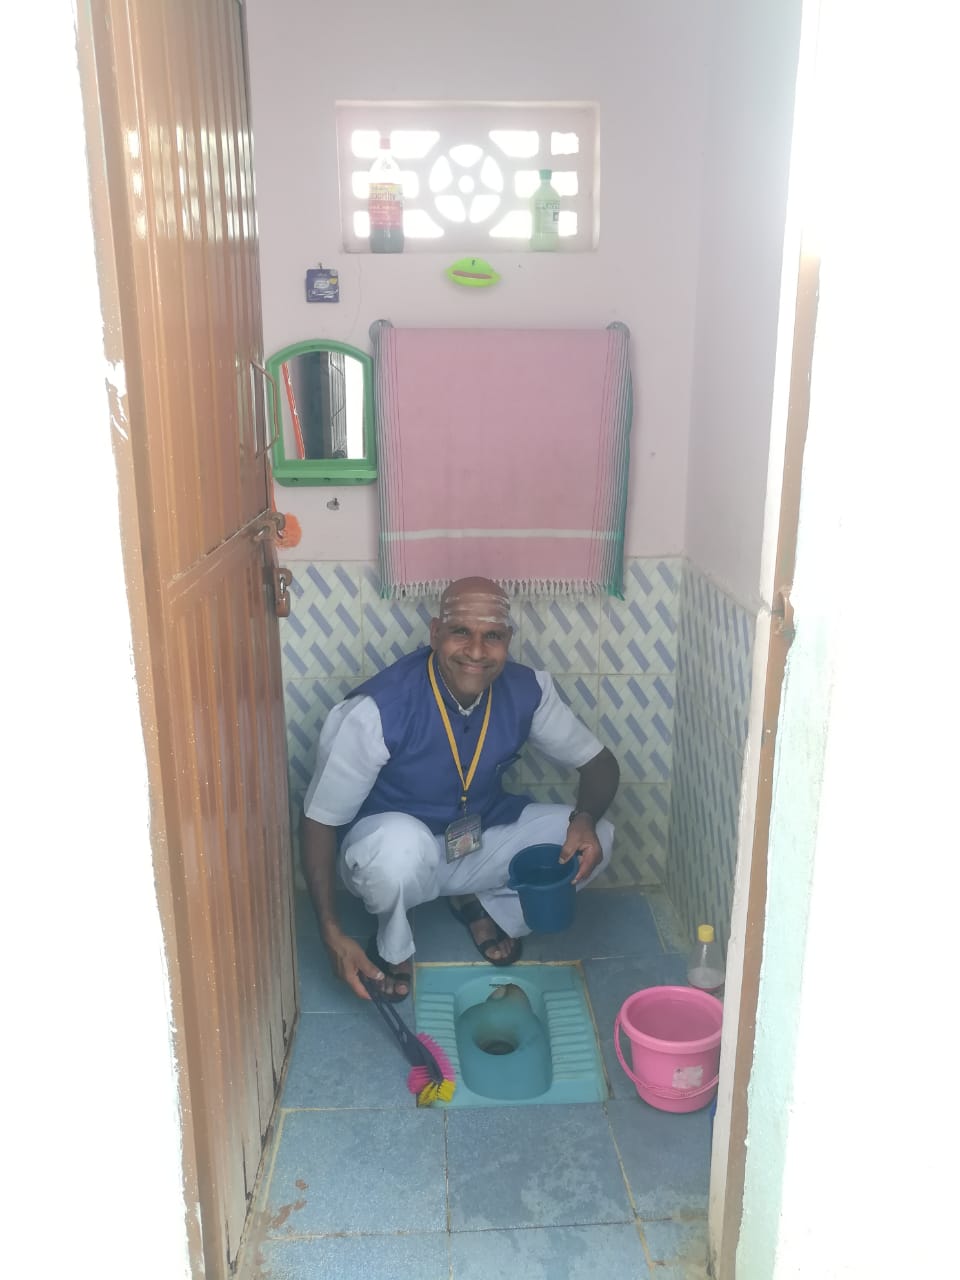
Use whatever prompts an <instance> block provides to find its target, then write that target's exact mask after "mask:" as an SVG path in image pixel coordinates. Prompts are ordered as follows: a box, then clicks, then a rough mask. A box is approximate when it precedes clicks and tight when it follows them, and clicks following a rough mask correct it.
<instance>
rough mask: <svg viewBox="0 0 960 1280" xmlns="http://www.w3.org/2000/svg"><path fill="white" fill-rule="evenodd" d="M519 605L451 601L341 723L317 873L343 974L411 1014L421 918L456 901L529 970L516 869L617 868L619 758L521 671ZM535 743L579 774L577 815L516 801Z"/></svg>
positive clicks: (311, 805)
mask: <svg viewBox="0 0 960 1280" xmlns="http://www.w3.org/2000/svg"><path fill="white" fill-rule="evenodd" d="M512 635H513V629H512V627H511V625H510V601H509V599H508V597H507V595H506V594H505V592H504V591H502V590H501V588H500V587H498V586H497V584H496V583H495V582H491V581H490V580H489V579H487V578H462V579H461V580H460V581H459V582H454V583H453V584H452V585H451V586H449V587H448V588H447V590H446V591H445V592H444V594H443V598H442V599H441V602H440V616H439V618H434V619H432V621H431V623H430V649H429V650H426V649H419V650H417V651H416V652H415V653H410V654H407V655H406V656H405V657H403V658H400V659H399V660H398V661H397V662H395V663H394V664H393V665H392V666H390V667H387V668H386V669H385V670H384V671H381V672H379V673H378V674H377V675H375V676H373V677H372V679H370V680H367V681H366V683H364V684H362V685H361V686H360V687H359V688H358V689H356V690H354V691H353V693H352V694H350V696H349V697H348V698H346V700H345V701H343V702H341V703H339V704H338V705H337V706H336V707H334V708H333V710H332V711H331V712H330V715H329V716H328V717H327V720H326V722H325V724H324V726H323V730H322V732H321V734H320V742H319V744H318V747H317V765H316V769H315V771H314V775H313V778H312V780H311V783H310V786H309V788H308V790H307V794H306V797H305V800H304V823H303V839H302V851H303V868H304V874H305V876H306V880H307V885H308V887H309V889H310V894H311V897H312V899H313V903H314V906H315V908H316V911H317V918H318V920H319V922H320V929H321V934H322V936H323V941H324V944H325V946H326V948H327V951H328V952H329V955H330V961H331V964H332V966H333V969H334V972H335V973H336V974H337V975H338V976H339V977H340V978H342V979H343V981H344V982H346V983H347V985H348V986H349V987H351V989H352V990H353V991H354V992H355V993H356V994H357V995H358V996H361V997H363V998H366V992H365V990H364V988H363V985H362V983H361V981H360V977H359V975H360V974H363V975H365V976H366V977H367V978H370V979H373V980H374V981H377V982H379V983H381V984H382V985H381V990H382V992H383V994H384V995H385V996H386V997H387V998H388V999H391V1000H402V999H404V998H405V997H406V996H407V995H408V994H409V991H410V984H411V973H412V961H413V953H414V942H413V934H412V932H411V929H410V924H409V919H408V914H407V913H408V912H409V911H410V910H411V909H412V908H413V907H416V906H418V905H419V904H420V903H423V902H430V901H432V900H433V899H434V898H438V897H444V898H446V899H447V900H448V902H449V904H450V909H451V911H452V912H453V914H454V915H455V916H456V918H457V919H458V920H459V921H460V922H461V923H462V924H464V925H465V927H466V928H468V929H469V930H470V934H471V937H472V938H473V941H474V944H475V946H476V947H477V950H478V951H479V952H480V954H481V955H482V956H483V957H484V959H486V960H488V961H489V962H490V963H491V964H494V965H509V964H513V963H514V962H515V961H516V960H519V958H520V954H521V942H520V938H521V937H522V936H523V935H524V934H526V933H529V929H528V928H527V926H526V924H525V923H524V919H523V913H522V911H521V909H520V903H519V899H518V897H517V894H516V893H515V892H514V891H513V890H511V889H508V888H507V877H508V867H509V864H510V859H511V858H512V857H513V856H514V854H516V853H518V852H519V851H520V850H521V849H524V848H526V847H527V846H528V845H533V844H557V845H561V846H562V849H561V852H560V861H561V862H567V861H568V860H569V859H570V858H572V857H573V856H574V855H575V854H577V853H579V854H580V855H581V860H580V866H579V869H578V871H577V874H576V876H575V878H574V883H575V884H577V885H578V886H583V885H585V884H587V883H588V882H589V881H590V880H592V879H593V878H594V876H596V875H597V874H598V873H599V872H600V871H601V870H602V869H603V867H604V866H605V865H606V863H607V862H608V860H609V858H610V853H611V848H612V844H613V827H612V826H611V825H610V823H609V822H606V821H604V820H602V815H603V814H604V812H605V811H606V809H607V807H608V806H609V804H610V802H611V800H612V799H613V797H614V795H615V794H616V790H617V785H618V782H619V777H620V771H619V768H618V766H617V762H616V760H615V759H614V757H613V755H612V754H611V753H610V752H609V751H608V750H607V749H606V747H604V746H602V745H601V743H600V742H599V741H598V740H597V739H596V738H595V737H594V735H593V734H592V733H591V732H590V731H589V730H588V729H587V728H586V726H585V725H583V724H582V723H581V721H579V720H578V719H577V717H576V716H575V715H574V714H573V712H572V711H571V710H570V709H569V708H568V707H567V706H566V704H565V703H564V702H562V701H561V699H560V697H559V695H558V694H557V692H556V690H555V688H554V686H553V681H552V680H551V678H550V676H549V675H548V674H547V673H546V672H543V671H534V670H533V669H532V668H531V667H525V666H522V665H521V664H520V663H516V662H508V660H507V659H508V652H509V648H510V640H511V637H512ZM527 743H530V744H531V745H533V746H535V747H537V748H538V749H539V750H540V751H541V752H542V753H543V754H544V755H546V756H547V757H549V758H550V759H551V760H553V761H554V762H555V763H557V764H559V765H565V766H569V767H572V768H575V769H577V770H578V772H579V775H580V781H579V787H578V790H577V795H576V797H575V800H574V805H573V811H572V812H571V810H570V808H569V806H567V805H556V804H534V803H533V802H532V801H531V800H530V797H528V796H522V795H514V794H512V793H510V792H507V791H505V790H504V789H503V785H502V779H503V774H504V773H505V772H506V770H507V769H508V768H509V767H510V765H512V764H513V763H514V762H515V761H516V760H517V759H518V757H519V754H520V751H521V749H522V748H523V747H524V745H526V744H527ZM338 869H339V874H340V876H341V878H342V880H343V882H344V884H345V885H346V887H347V888H348V889H349V890H350V892H351V893H352V894H354V896H356V897H358V898H360V899H361V901H362V902H363V904H364V906H365V907H366V909H367V911H369V912H370V914H371V915H372V916H375V917H376V920H377V932H376V933H375V934H374V935H373V936H372V937H371V938H370V941H369V942H368V943H367V946H366V949H364V948H363V947H361V945H360V944H359V943H358V942H357V941H356V940H355V939H353V938H350V937H348V936H347V935H346V934H345V933H344V931H343V929H342V928H341V927H340V923H339V920H338V918H337V914H336V905H335V886H336V874H337V870H338Z"/></svg>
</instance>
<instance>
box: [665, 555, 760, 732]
mask: <svg viewBox="0 0 960 1280" xmlns="http://www.w3.org/2000/svg"><path fill="white" fill-rule="evenodd" d="M682 600H683V605H682V610H681V634H680V662H681V664H682V665H683V667H684V675H685V677H686V679H685V683H686V684H687V686H688V687H689V688H690V690H691V692H692V693H693V694H694V696H696V697H697V698H698V699H699V700H700V702H701V703H702V704H703V706H704V708H705V709H706V711H707V712H708V714H709V715H710V716H711V718H712V719H713V720H714V721H715V722H716V724H717V725H718V726H719V728H720V730H721V732H722V733H723V734H724V736H725V737H726V739H727V741H728V742H729V743H730V744H731V746H733V747H735V748H736V750H738V751H742V750H743V744H744V742H745V741H746V736H747V713H748V710H749V704H750V677H751V664H752V662H753V632H754V625H755V619H754V617H753V615H752V614H750V613H749V612H748V611H747V610H746V609H744V608H743V607H742V605H739V604H737V603H736V602H735V601H733V600H731V599H730V597H729V596H728V595H726V594H725V593H724V592H722V591H721V590H720V589H719V588H718V587H716V586H714V584H713V583H712V582H709V581H708V580H707V579H706V578H704V577H703V575H702V574H700V573H698V572H697V571H696V570H694V569H691V570H690V571H689V572H688V573H687V574H686V575H685V576H684V579H683V591H682Z"/></svg>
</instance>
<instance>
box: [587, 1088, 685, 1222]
mask: <svg viewBox="0 0 960 1280" xmlns="http://www.w3.org/2000/svg"><path fill="white" fill-rule="evenodd" d="M607 1113H608V1115H609V1116H610V1125H611V1128H612V1129H613V1135H614V1137H615V1138H616V1140H617V1146H618V1148H619V1150H620V1156H621V1158H622V1160H623V1167H624V1170H625V1172H626V1175H627V1181H628V1182H629V1183H630V1190H631V1191H632V1192H633V1200H634V1203H635V1205H636V1206H637V1213H638V1214H639V1215H640V1217H641V1218H642V1219H643V1220H644V1222H646V1220H647V1219H648V1218H672V1217H677V1216H685V1215H689V1214H703V1213H706V1211H707V1195H708V1191H709V1186H710V1108H709V1107H704V1108H703V1110H702V1111H692V1112H689V1113H688V1114H687V1115H674V1114H672V1113H671V1112H668V1111H658V1110H657V1109H656V1108H655V1107H651V1106H648V1105H647V1103H645V1102H643V1101H642V1100H641V1099H640V1098H638V1097H636V1095H634V1097H633V1098H632V1099H629V1100H627V1099H625V1100H618V1099H612V1100H611V1101H610V1102H608V1103H607Z"/></svg>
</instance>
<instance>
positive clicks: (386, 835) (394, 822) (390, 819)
mask: <svg viewBox="0 0 960 1280" xmlns="http://www.w3.org/2000/svg"><path fill="white" fill-rule="evenodd" d="M569 817H570V806H569V805H563V804H528V805H527V807H526V808H525V809H524V811H523V812H522V813H521V815H520V817H519V819H518V820H517V821H516V822H514V823H511V824H510V825H508V826H502V827H489V828H488V829H487V830H486V831H484V833H483V845H482V847H481V848H479V849H477V850H476V852H475V853H469V854H467V856H466V857H465V858H458V859H457V861H456V862H447V860H446V854H445V849H444V842H443V836H435V835H434V834H433V832H432V831H431V830H430V828H429V827H427V826H426V825H425V824H424V823H422V822H421V821H420V820H419V819H418V818H411V817H409V816H408V815H407V814H405V813H378V814H374V815H373V816H371V817H369V818H361V819H360V821H359V822H358V823H357V824H356V825H355V826H354V827H352V828H351V829H350V831H349V833H348V834H347V836H346V838H345V840H344V842H343V844H342V846H341V848H340V858H339V867H340V876H341V879H342V880H343V882H344V884H345V885H346V886H347V888H348V889H349V890H350V892H351V893H352V894H353V895H354V897H357V898H360V899H361V901H362V902H363V905H364V906H365V907H366V909H367V910H368V911H369V912H370V914H371V915H374V916H376V917H377V921H378V929H377V950H378V951H379V952H380V955H381V956H382V957H383V959H384V960H386V961H388V962H389V963H390V964H399V963H400V961H401V960H406V959H407V957H408V956H411V955H413V951H414V946H413V933H412V932H411V929H410V922H409V920H408V919H407V912H408V911H410V910H411V909H412V908H413V907H417V906H419V905H420V904H421V903H422V902H432V901H433V900H434V898H447V897H453V896H460V895H461V894H470V893H473V894H476V896H477V897H478V898H479V899H480V903H481V905H482V906H483V909H484V910H485V911H486V912H487V914H488V915H489V916H490V917H491V918H492V919H493V920H495V921H496V923H497V924H498V925H499V926H500V928H501V929H502V930H503V931H504V933H505V934H507V936H508V937H510V938H520V937H522V936H523V935H524V934H527V933H529V932H530V930H529V928H528V927H527V924H526V922H525V920H524V918H523V912H522V911H521V909H520V899H519V897H518V896H517V894H516V893H515V892H514V891H513V890H512V889H508V888H507V877H508V868H509V866H510V859H511V858H512V857H513V856H514V854H517V853H519V852H520V850H521V849H525V848H527V846H528V845H532V844H563V842H564V840H565V839H566V838H567V825H568V819H569ZM597 836H598V838H599V840H600V847H601V849H602V850H603V861H602V862H601V863H600V864H599V865H598V866H597V867H595V868H594V870H593V872H592V873H591V874H590V876H588V877H587V879H586V880H584V881H582V882H581V883H580V884H579V885H578V886H577V888H578V889H582V888H583V887H584V886H585V885H587V884H589V883H590V881H591V880H593V879H594V878H595V877H596V876H598V875H599V874H600V872H601V871H603V869H604V868H605V867H606V866H607V864H608V863H609V861H610V854H611V851H612V849H613V827H612V826H611V824H610V823H609V822H607V821H606V819H601V820H600V821H599V822H598V823H597Z"/></svg>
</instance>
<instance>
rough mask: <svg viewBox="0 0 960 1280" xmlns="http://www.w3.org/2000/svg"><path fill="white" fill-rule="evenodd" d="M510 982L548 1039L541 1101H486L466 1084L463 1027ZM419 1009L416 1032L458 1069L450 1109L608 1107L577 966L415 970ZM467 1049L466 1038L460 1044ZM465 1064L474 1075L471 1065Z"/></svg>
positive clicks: (507, 1066)
mask: <svg viewBox="0 0 960 1280" xmlns="http://www.w3.org/2000/svg"><path fill="white" fill-rule="evenodd" d="M506 984H513V985H514V987H517V988H519V989H520V991H522V992H523V993H524V994H525V995H526V997H527V999H528V1001H529V1004H530V1008H531V1009H532V1011H533V1013H534V1014H535V1015H536V1017H537V1018H538V1019H539V1021H540V1023H541V1024H542V1026H543V1028H544V1030H545V1032H546V1034H547V1037H548V1039H549V1046H550V1072H549V1083H548V1086H547V1088H546V1089H544V1090H543V1091H542V1092H539V1093H537V1095H536V1096H525V1097H517V1098H509V1097H504V1096H494V1092H495V1090H491V1096H487V1095H486V1094H485V1093H481V1092H479V1091H478V1090H475V1089H472V1088H471V1087H470V1085H469V1084H468V1083H467V1081H466V1080H465V1079H464V1065H465V1064H464V1063H463V1062H462V1061H461V1053H460V1047H459V1045H458V1036H457V1026H458V1021H459V1020H460V1019H461V1018H462V1017H463V1015H464V1014H465V1013H466V1012H467V1010H469V1009H474V1008H475V1007H476V1006H477V1005H479V1004H480V1003H482V1002H484V1001H486V1000H487V999H488V998H489V997H490V995H491V994H492V993H493V992H494V989H495V988H496V987H500V986H503V985H506ZM414 1007H415V1011H416V1029H417V1032H418V1033H421V1034H426V1035H428V1036H430V1037H431V1038H432V1039H433V1040H435V1041H436V1042H437V1044H438V1045H439V1046H440V1048H441V1049H442V1050H443V1051H444V1053H445V1054H446V1055H447V1057H448V1058H449V1059H450V1063H451V1065H452V1067H453V1070H454V1073H455V1076H456V1081H457V1088H456V1092H455V1094H454V1096H453V1099H452V1101H451V1102H449V1103H447V1104H446V1105H447V1106H449V1107H502V1106H510V1105H526V1106H529V1105H533V1104H539V1103H575V1102H603V1101H605V1100H606V1098H607V1097H608V1096H609V1089H608V1086H607V1080H606V1074H605V1071H604V1066H603V1058H602V1056H601V1052H600V1046H599V1043H598V1040H597V1033H596V1028H595V1026H594V1021H593V1014H592V1011H591V1008H590V1002H589V999H588V996H587V989H586V984H585V982H584V979H583V973H582V971H581V968H580V965H579V964H525V963H520V964H516V965H511V966H510V967H509V968H503V969H493V968H491V966H490V965H485V964H461V965H456V964H417V965H416V978H415V984H414ZM461 1030H462V1028H461ZM464 1043H465V1041H464V1039H463V1037H462V1035H461V1039H460V1044H461V1045H462V1044H464ZM499 1063H502V1064H503V1070H504V1071H509V1070H510V1069H511V1068H512V1065H513V1064H511V1063H510V1059H509V1055H508V1056H505V1057H503V1058H501V1059H500V1060H499ZM496 1065H497V1066H499V1064H496ZM466 1066H467V1075H470V1074H471V1071H470V1064H469V1063H468V1064H466ZM485 1074H486V1073H485Z"/></svg>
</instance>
